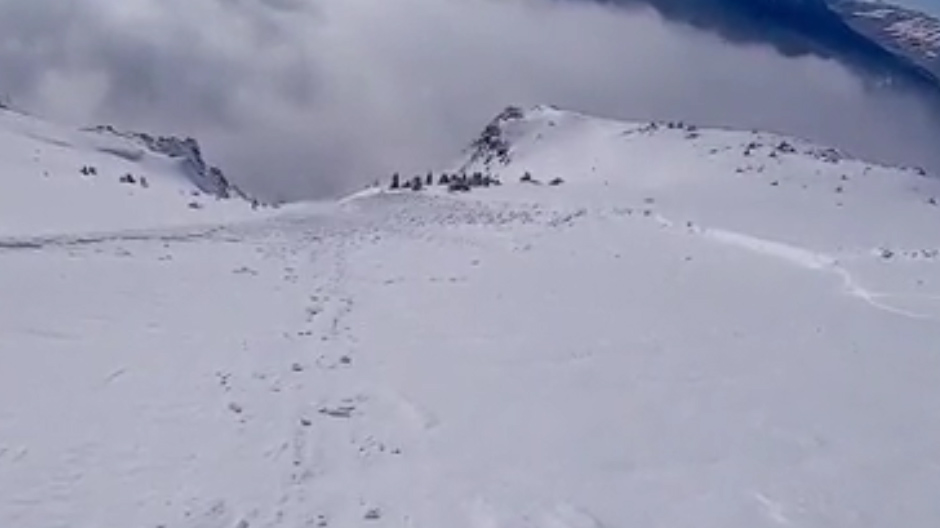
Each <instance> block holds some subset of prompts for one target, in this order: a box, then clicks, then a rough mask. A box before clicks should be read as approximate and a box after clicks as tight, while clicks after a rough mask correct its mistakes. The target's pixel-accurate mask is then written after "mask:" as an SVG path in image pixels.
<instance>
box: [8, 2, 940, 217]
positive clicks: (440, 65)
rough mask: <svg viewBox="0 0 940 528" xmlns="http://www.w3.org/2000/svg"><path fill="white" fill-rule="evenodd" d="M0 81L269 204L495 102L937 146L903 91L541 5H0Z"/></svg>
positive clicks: (39, 108)
mask: <svg viewBox="0 0 940 528" xmlns="http://www.w3.org/2000/svg"><path fill="white" fill-rule="evenodd" d="M0 35H2V37H0V72H3V76H2V78H0V90H2V91H6V92H7V93H9V95H10V96H11V97H12V98H13V99H14V100H15V101H17V102H18V103H19V104H20V105H22V106H25V107H27V108H29V109H32V110H34V111H36V112H39V113H41V114H45V115H50V116H54V117H58V118H61V119H68V120H71V121H78V122H101V121H107V122H113V123H116V124H118V125H121V126H126V127H132V128H138V129H147V130H153V131H156V132H163V133H180V134H189V135H194V136H196V137H199V138H200V140H201V141H202V142H203V143H204V144H205V146H206V150H207V152H208V154H209V155H210V157H212V158H213V159H214V160H218V161H219V163H220V164H221V165H222V166H223V168H224V169H226V171H227V172H228V173H229V174H230V175H231V176H233V178H234V179H235V180H237V181H239V182H240V183H242V184H243V185H244V186H245V187H247V188H248V189H250V190H253V191H254V192H256V193H259V194H262V195H264V196H266V197H268V198H274V199H298V198H309V197H318V196H329V195H335V194H338V193H342V192H346V191H348V190H350V189H353V188H355V187H357V186H360V185H362V184H364V183H368V182H370V181H373V180H375V179H377V178H380V177H385V176H386V175H387V174H389V173H390V172H392V171H395V170H401V171H405V172H407V171H424V170H427V169H428V168H431V167H436V166H441V165H446V164H447V163H448V162H449V161H450V160H452V159H453V158H454V157H455V156H456V155H457V154H458V153H459V151H460V149H461V148H462V147H463V146H464V145H465V144H466V143H467V142H468V141H469V140H470V139H471V138H472V136H473V135H475V134H476V133H477V132H478V131H479V130H480V129H481V128H482V126H483V125H484V124H485V122H486V121H488V120H489V118H490V117H491V116H492V115H494V114H495V113H497V112H498V111H499V110H500V109H502V108H503V107H504V106H506V105H508V104H523V105H525V104H536V103H549V104H555V105H558V106H562V107H568V108H572V109H576V110H580V111H585V112H589V113H596V114H600V115H605V116H611V117H619V118H628V119H629V118H635V119H653V118H663V119H686V120H692V121H697V122H700V123H703V124H712V125H723V126H734V127H745V128H768V129H773V130H777V131H782V132H788V133H793V134H796V135H800V136H804V137H808V138H810V139H815V140H819V141H822V142H825V143H829V144H834V145H835V146H839V147H842V148H846V149H848V150H851V151H854V152H857V153H864V154H866V155H869V157H874V158H877V159H885V160H891V161H904V162H907V163H912V164H913V163H918V164H933V165H932V166H936V167H938V168H940V161H938V160H937V159H936V154H934V150H935V149H933V148H932V143H933V141H931V139H930V138H931V137H936V131H937V128H936V127H935V126H934V123H933V122H932V121H931V118H930V117H928V113H927V112H926V111H925V110H924V108H923V107H922V106H921V104H920V103H919V102H917V101H916V100H914V99H912V98H910V97H902V96H900V95H899V96H897V97H894V96H890V95H887V94H888V92H883V93H882V94H881V95H874V94H873V93H872V92H871V91H870V90H867V89H866V88H864V83H862V82H861V81H860V80H859V79H858V78H856V77H855V76H854V74H852V73H850V72H849V71H848V70H846V69H844V68H843V67H841V66H840V65H838V64H836V63H834V62H831V61H826V60H822V59H817V58H799V59H796V58H786V57H782V56H780V55H778V54H777V53H775V52H774V51H773V50H772V48H770V47H762V46H756V45H752V46H746V47H742V46H734V45H730V44H728V43H725V42H723V41H722V40H721V39H719V38H717V37H714V36H711V35H708V34H705V33H701V32H698V31H695V30H692V29H689V28H683V27H678V26H673V25H670V24H667V23H665V22H663V21H662V20H661V19H660V18H658V16H657V15H655V14H654V13H652V12H650V11H646V10H630V11H624V10H615V9H614V8H610V7H605V6H602V5H598V4H593V3H586V2H570V1H569V2H559V1H555V0H316V1H314V0H122V1H121V2H113V1H111V0H73V1H71V2H21V1H19V0H0Z"/></svg>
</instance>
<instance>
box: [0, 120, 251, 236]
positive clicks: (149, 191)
mask: <svg viewBox="0 0 940 528" xmlns="http://www.w3.org/2000/svg"><path fill="white" fill-rule="evenodd" d="M230 198H233V199H231V200H229V199H230ZM246 210H249V211H250V207H248V204H247V202H246V201H245V197H244V196H243V195H242V194H241V192H240V191H238V189H237V188H235V187H234V186H232V185H231V184H230V183H229V182H228V181H227V180H226V179H225V177H224V176H223V175H222V173H221V172H220V171H219V170H218V169H216V168H214V167H210V166H208V165H207V164H206V163H205V161H204V160H203V158H202V155H201V153H200V151H199V146H198V144H197V143H196V142H195V141H194V140H191V139H187V140H178V139H175V138H154V137H152V136H148V135H146V134H131V133H123V132H118V131H117V130H115V129H113V128H111V127H98V128H95V129H89V130H81V131H79V130H72V129H69V128H67V127H62V126H58V125H55V124H51V123H49V122H46V121H42V120H40V119H37V118H35V117H31V116H28V115H23V114H19V113H16V112H14V111H11V110H7V109H0V237H3V236H7V237H9V236H19V235H25V236H37V235H49V234H62V233H85V232H95V231H113V230H120V229H131V228H140V229H143V228H153V227H165V226H167V225H176V224H191V223H194V222H197V223H198V222H205V221H208V219H210V218H216V219H220V218H232V217H233V215H244V214H245V211H246ZM220 215H221V216H220Z"/></svg>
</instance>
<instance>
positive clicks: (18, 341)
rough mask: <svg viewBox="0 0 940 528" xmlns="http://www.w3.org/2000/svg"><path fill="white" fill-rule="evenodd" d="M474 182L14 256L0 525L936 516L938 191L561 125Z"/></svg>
mask: <svg viewBox="0 0 940 528" xmlns="http://www.w3.org/2000/svg"><path fill="white" fill-rule="evenodd" d="M487 160H489V162H487ZM460 165H466V168H467V169H468V170H471V171H473V170H480V171H482V170H490V171H491V172H492V173H493V174H495V175H498V176H500V177H501V179H502V181H503V185H501V186H491V187H486V188H476V189H474V190H473V191H472V192H469V193H449V192H447V191H445V190H444V189H443V188H440V187H434V188H432V189H430V190H425V191H423V192H412V191H399V192H387V191H372V192H368V193H363V194H360V195H358V196H355V197H352V198H350V199H348V200H345V201H343V202H341V203H338V204H320V205H309V206H305V207H303V208H301V209H297V210H294V211H293V212H291V213H289V214H282V215H281V216H278V217H275V218H269V219H267V220H264V221H259V222H254V223H241V224H237V225H231V226H228V227H222V228H216V229H214V230H190V231H179V230H177V231H174V232H171V233H164V234H161V233H157V232H154V233H150V234H147V235H145V236H133V237H125V236H121V235H113V236H111V237H109V238H102V239H100V240H98V241H96V242H94V243H88V242H85V243H73V242H71V241H68V240H61V239H56V240H48V241H45V242H40V243H37V244H34V245H33V246H32V247H29V248H7V249H4V250H0V296H2V299H3V302H2V303H0V364H2V365H3V368H2V369H0V526H4V527H7V526H10V527H15V528H58V527H68V528H100V527H114V526H122V527H123V526H144V527H157V526H160V527H164V528H254V527H281V528H296V527H308V526H309V527H352V526H374V527H377V528H378V527H385V526H389V527H391V526H396V527H398V526H412V527H430V528H436V527H441V526H448V527H455V528H493V527H506V528H515V527H526V528H529V527H531V528H600V527H627V526H657V527H664V528H686V527H688V528H692V527H695V528H699V527H702V526H716V527H723V528H761V527H778V526H799V527H816V528H824V527H825V528H830V527H833V526H839V527H850V526H859V527H861V526H866V527H869V526H904V527H912V528H929V527H934V526H937V525H938V524H940V501H938V500H937V490H938V489H940V354H938V353H937V350H938V348H937V345H936V343H938V342H940V261H938V260H937V259H938V254H940V235H938V234H937V229H936V225H937V224H938V221H940V208H938V207H935V206H934V205H933V204H931V203H930V199H931V198H932V197H933V196H934V195H935V193H940V185H938V184H937V182H936V181H935V180H933V179H931V178H929V177H924V176H921V175H919V174H917V173H916V171H911V170H899V169H889V168H883V167H875V166H870V165H867V164H864V163H861V162H858V161H853V160H847V159H842V158H840V157H839V156H838V155H837V154H836V153H834V152H832V151H829V150H826V149H821V148H818V147H814V146H811V145H807V144H803V143H800V142H798V141H795V140H792V139H785V138H780V137H777V136H773V135H769V134H760V133H754V134H752V133H749V132H731V131H716V130H696V129H690V127H688V126H678V125H673V126H672V127H670V126H667V125H657V126H655V127H653V126H650V125H641V124H629V123H616V122H610V121H603V120H597V119H593V118H588V117H585V116H580V115H576V114H570V113H564V112H560V111H557V110H553V109H549V108H540V109H534V110H528V111H512V112H508V113H507V114H505V115H504V116H502V118H501V119H499V120H498V121H496V122H494V123H493V126H492V127H489V128H488V131H487V133H486V134H485V135H484V136H483V137H482V138H481V141H478V142H476V144H475V147H474V150H473V151H472V152H471V153H470V158H469V159H468V160H465V161H463V162H461V163H460ZM525 172H530V173H531V175H532V176H533V178H534V179H536V180H540V181H542V182H548V181H549V180H551V179H554V178H556V177H561V178H563V179H564V180H565V181H564V183H562V184H560V185H556V186H551V185H547V184H542V185H539V184H538V183H521V182H520V181H519V178H520V177H521V176H523V175H524V174H525ZM471 173H472V172H471ZM840 188H841V190H840Z"/></svg>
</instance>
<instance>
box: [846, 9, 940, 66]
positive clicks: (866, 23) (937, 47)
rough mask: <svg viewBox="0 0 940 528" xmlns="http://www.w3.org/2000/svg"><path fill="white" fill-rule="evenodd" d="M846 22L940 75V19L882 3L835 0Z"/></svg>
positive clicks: (886, 46) (914, 10)
mask: <svg viewBox="0 0 940 528" xmlns="http://www.w3.org/2000/svg"><path fill="white" fill-rule="evenodd" d="M830 3H831V4H832V6H833V8H834V9H836V10H837V11H839V12H840V13H841V14H842V15H843V16H844V17H845V19H846V20H847V21H848V22H849V23H850V24H851V25H852V26H853V27H855V28H857V29H858V30H859V31H861V32H862V33H864V34H866V35H868V36H870V37H871V38H872V39H873V40H875V41H877V42H879V43H880V44H882V45H883V46H884V47H885V48H887V49H889V50H891V51H893V52H895V53H897V54H899V55H901V56H904V57H907V58H909V59H911V60H913V61H914V62H916V63H917V64H920V65H922V66H924V67H925V68H927V69H929V70H930V71H931V72H932V73H933V74H934V75H940V20H937V18H936V17H933V16H930V15H928V14H926V13H924V12H922V11H918V10H916V9H910V8H907V7H903V6H899V5H896V4H893V3H889V2H882V1H880V0H833V1H832V2H830Z"/></svg>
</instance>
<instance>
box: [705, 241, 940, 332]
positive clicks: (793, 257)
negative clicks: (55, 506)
mask: <svg viewBox="0 0 940 528" xmlns="http://www.w3.org/2000/svg"><path fill="white" fill-rule="evenodd" d="M702 232H703V234H704V235H705V236H706V237H707V238H709V239H711V240H714V241H716V242H719V243H722V244H727V245H730V246H734V247H739V248H742V249H745V250H748V251H752V252H754V253H758V254H761V255H765V256H768V257H771V258H776V259H779V260H782V261H785V262H788V263H790V264H793V265H795V266H798V267H801V268H805V269H808V270H814V271H823V272H827V273H832V274H834V275H836V276H837V277H839V278H840V279H841V281H842V284H843V288H844V289H845V292H846V293H847V294H849V295H851V296H853V297H856V298H858V299H860V300H862V301H864V302H865V303H867V304H868V305H870V306H871V307H873V308H875V309H878V310H882V311H884V312H888V313H891V314H894V315H898V316H901V317H909V318H911V319H921V320H929V321H938V322H940V316H936V315H931V314H923V313H917V312H913V311H909V310H905V309H902V308H898V307H896V306H892V305H890V304H889V303H886V302H883V301H880V300H879V299H886V298H904V297H910V295H908V294H904V293H891V292H875V291H871V290H869V289H867V288H865V287H864V286H862V285H861V284H860V283H859V281H858V280H857V279H856V278H855V277H854V276H853V275H852V273H851V272H850V271H849V270H847V269H845V268H844V267H842V266H841V265H840V264H839V259H837V258H835V257H831V256H829V255H826V254H823V253H818V252H814V251H812V250H808V249H805V248H801V247H797V246H793V245H790V244H784V243H781V242H776V241H772V240H766V239H762V238H757V237H753V236H750V235H746V234H743V233H737V232H733V231H726V230H723V229H711V228H705V229H704V230H703V231H702ZM919 298H921V299H930V300H937V299H938V298H940V296H931V295H926V296H919Z"/></svg>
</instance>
